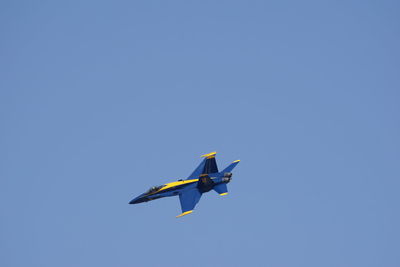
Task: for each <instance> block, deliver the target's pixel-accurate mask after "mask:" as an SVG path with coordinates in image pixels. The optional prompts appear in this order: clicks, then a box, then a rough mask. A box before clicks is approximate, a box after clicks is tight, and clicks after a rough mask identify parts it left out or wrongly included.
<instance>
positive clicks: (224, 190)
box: [214, 184, 228, 196]
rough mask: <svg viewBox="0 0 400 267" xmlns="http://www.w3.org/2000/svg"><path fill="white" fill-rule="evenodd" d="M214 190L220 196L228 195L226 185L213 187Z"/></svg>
mask: <svg viewBox="0 0 400 267" xmlns="http://www.w3.org/2000/svg"><path fill="white" fill-rule="evenodd" d="M214 190H215V191H216V192H217V193H218V194H220V195H221V196H225V195H227V194H228V187H227V186H226V184H219V185H216V186H214Z"/></svg>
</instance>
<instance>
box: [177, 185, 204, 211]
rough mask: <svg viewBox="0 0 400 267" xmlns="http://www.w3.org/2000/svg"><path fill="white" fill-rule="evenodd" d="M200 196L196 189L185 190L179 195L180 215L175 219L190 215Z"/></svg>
mask: <svg viewBox="0 0 400 267" xmlns="http://www.w3.org/2000/svg"><path fill="white" fill-rule="evenodd" d="M201 195H202V194H201V193H200V191H199V190H198V189H197V188H196V187H194V188H190V189H187V190H185V191H183V192H182V193H180V194H179V200H180V202H181V208H182V214H180V215H178V216H176V218H179V217H182V216H184V215H187V214H190V213H192V212H193V209H194V207H195V206H196V204H197V202H199V200H200V198H201Z"/></svg>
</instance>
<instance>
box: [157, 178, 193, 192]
mask: <svg viewBox="0 0 400 267" xmlns="http://www.w3.org/2000/svg"><path fill="white" fill-rule="evenodd" d="M198 180H199V179H192V180H184V181H176V182H172V183H168V184H165V185H164V187H163V188H161V189H160V190H158V191H157V192H155V193H160V192H162V191H164V190H166V189H169V188H172V187H175V186H179V185H184V184H191V183H194V182H197V181H198Z"/></svg>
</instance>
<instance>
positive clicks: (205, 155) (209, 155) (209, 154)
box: [201, 151, 217, 158]
mask: <svg viewBox="0 0 400 267" xmlns="http://www.w3.org/2000/svg"><path fill="white" fill-rule="evenodd" d="M215 154H217V152H216V151H215V152H211V153H208V154H204V155H201V158H208V157H212V156H215Z"/></svg>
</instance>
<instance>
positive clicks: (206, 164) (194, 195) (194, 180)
mask: <svg viewBox="0 0 400 267" xmlns="http://www.w3.org/2000/svg"><path fill="white" fill-rule="evenodd" d="M216 154H217V152H211V153H209V154H205V155H202V156H201V157H204V160H203V161H202V162H201V163H200V165H199V166H198V167H197V168H196V169H195V170H194V171H193V173H192V174H191V175H189V177H188V178H186V179H185V180H182V179H180V180H178V181H176V182H171V183H167V184H164V185H160V186H153V187H151V188H150V189H149V190H148V191H147V192H145V193H143V194H141V195H139V196H138V197H136V198H134V199H132V200H131V201H130V202H129V204H138V203H142V202H147V201H151V200H154V199H158V198H163V197H172V196H179V200H180V202H181V208H182V214H180V215H178V216H176V217H177V218H179V217H182V216H184V215H187V214H190V213H192V212H193V209H194V207H195V206H196V204H197V203H198V202H199V200H200V198H201V195H202V194H203V193H206V192H208V191H211V190H212V189H214V191H216V192H217V193H218V194H219V195H221V196H225V195H227V194H228V188H227V186H226V184H227V183H229V182H230V181H231V179H232V170H233V168H235V167H236V165H237V164H238V163H239V161H240V160H235V161H234V162H232V163H231V164H230V165H229V166H228V167H226V168H225V169H224V170H223V171H221V172H219V171H218V167H217V162H216V161H215V155H216Z"/></svg>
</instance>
